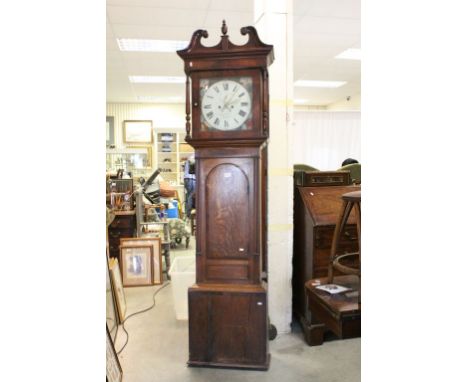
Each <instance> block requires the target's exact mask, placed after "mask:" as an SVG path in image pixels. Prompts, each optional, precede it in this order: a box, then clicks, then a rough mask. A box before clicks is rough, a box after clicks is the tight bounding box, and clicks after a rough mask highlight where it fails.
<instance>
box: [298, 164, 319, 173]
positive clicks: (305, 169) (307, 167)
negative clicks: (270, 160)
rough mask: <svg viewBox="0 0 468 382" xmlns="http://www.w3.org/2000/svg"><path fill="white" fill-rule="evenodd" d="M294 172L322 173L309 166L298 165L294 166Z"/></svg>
mask: <svg viewBox="0 0 468 382" xmlns="http://www.w3.org/2000/svg"><path fill="white" fill-rule="evenodd" d="M294 171H320V170H319V169H318V168H315V167H312V166H309V165H308V164H302V163H298V164H295V165H294Z"/></svg>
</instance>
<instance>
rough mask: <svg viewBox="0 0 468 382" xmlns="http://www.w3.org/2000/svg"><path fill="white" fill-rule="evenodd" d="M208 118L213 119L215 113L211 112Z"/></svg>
mask: <svg viewBox="0 0 468 382" xmlns="http://www.w3.org/2000/svg"><path fill="white" fill-rule="evenodd" d="M206 116H207V117H208V118H210V119H211V118H213V112H212V111H210V112H209V113H208V114H207V115H206Z"/></svg>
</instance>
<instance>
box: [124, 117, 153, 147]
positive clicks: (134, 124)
mask: <svg viewBox="0 0 468 382" xmlns="http://www.w3.org/2000/svg"><path fill="white" fill-rule="evenodd" d="M123 140H124V143H129V144H132V143H135V144H151V143H153V121H124V123H123Z"/></svg>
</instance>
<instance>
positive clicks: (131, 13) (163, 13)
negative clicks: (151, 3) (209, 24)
mask: <svg viewBox="0 0 468 382" xmlns="http://www.w3.org/2000/svg"><path fill="white" fill-rule="evenodd" d="M107 14H108V18H109V20H110V22H111V24H130V25H141V26H143V25H155V26H187V25H203V22H204V20H205V15H206V11H205V10H196V9H193V10H185V11H184V10H180V9H174V8H154V7H121V6H108V7H107Z"/></svg>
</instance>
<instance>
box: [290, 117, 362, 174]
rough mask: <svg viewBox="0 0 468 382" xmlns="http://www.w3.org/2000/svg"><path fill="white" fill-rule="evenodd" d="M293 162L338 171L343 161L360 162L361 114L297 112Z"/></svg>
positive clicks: (294, 125) (294, 127) (294, 126)
mask: <svg viewBox="0 0 468 382" xmlns="http://www.w3.org/2000/svg"><path fill="white" fill-rule="evenodd" d="M293 130H294V133H293V145H294V155H293V158H294V163H303V164H308V165H311V166H313V167H315V168H317V169H319V170H323V171H326V170H337V169H338V168H340V167H341V163H342V162H343V160H344V159H346V158H354V159H357V160H358V161H360V160H361V112H359V111H328V110H326V111H296V112H295V113H294V124H293Z"/></svg>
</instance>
